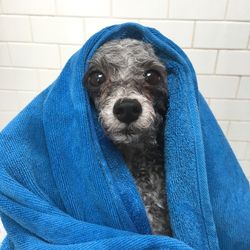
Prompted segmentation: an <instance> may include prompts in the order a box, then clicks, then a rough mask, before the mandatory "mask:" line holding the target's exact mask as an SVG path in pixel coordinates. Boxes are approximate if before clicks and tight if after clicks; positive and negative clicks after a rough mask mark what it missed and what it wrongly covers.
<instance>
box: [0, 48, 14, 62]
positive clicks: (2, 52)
mask: <svg viewBox="0 0 250 250" xmlns="http://www.w3.org/2000/svg"><path fill="white" fill-rule="evenodd" d="M0 65H1V66H2V65H3V66H10V65H11V60H10V54H9V49H8V44H7V43H0Z"/></svg>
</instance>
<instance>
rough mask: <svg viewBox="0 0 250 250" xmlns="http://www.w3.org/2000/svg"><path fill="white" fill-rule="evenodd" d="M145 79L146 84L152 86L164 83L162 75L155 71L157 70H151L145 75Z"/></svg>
mask: <svg viewBox="0 0 250 250" xmlns="http://www.w3.org/2000/svg"><path fill="white" fill-rule="evenodd" d="M144 77H145V80H146V82H148V83H150V84H158V83H160V82H161V81H162V77H161V74H160V73H159V72H158V71H157V70H155V69H150V70H148V71H146V72H145V73H144Z"/></svg>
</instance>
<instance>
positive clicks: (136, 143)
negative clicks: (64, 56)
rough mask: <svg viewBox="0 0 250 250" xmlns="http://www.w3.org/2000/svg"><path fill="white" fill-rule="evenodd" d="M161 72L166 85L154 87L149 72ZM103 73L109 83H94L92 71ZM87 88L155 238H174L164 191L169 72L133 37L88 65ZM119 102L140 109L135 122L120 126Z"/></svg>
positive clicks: (103, 48) (107, 48)
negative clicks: (134, 103) (115, 110)
mask: <svg viewBox="0 0 250 250" xmlns="http://www.w3.org/2000/svg"><path fill="white" fill-rule="evenodd" d="M150 69H153V70H157V72H159V74H160V75H161V77H162V79H163V81H162V82H161V83H160V84H157V85H154V86H152V85H150V84H149V83H147V82H146V81H145V72H146V71H147V70H150ZM96 71H98V72H102V73H103V74H104V75H105V78H106V79H105V82H104V83H102V84H101V85H100V86H93V85H91V83H90V81H89V80H88V79H89V76H90V74H91V73H92V72H96ZM84 84H85V85H86V88H87V90H88V93H89V95H90V98H91V100H92V101H93V103H94V105H95V107H96V110H97V113H98V117H99V120H100V123H101V124H102V126H103V128H104V130H105V132H106V134H107V136H108V137H109V138H110V139H111V140H112V141H113V142H114V143H115V144H116V145H117V147H118V148H119V149H120V151H121V152H122V154H123V156H124V159H125V162H126V164H127V165H128V167H129V169H130V171H131V173H132V175H133V177H134V179H135V182H136V185H137V187H138V191H139V193H140V195H141V197H142V200H143V202H144V205H145V209H146V212H147V216H148V219H149V221H150V224H151V227H152V231H153V233H154V234H163V235H171V228H170V223H169V218H168V209H167V203H166V192H165V173H164V157H163V148H164V145H163V128H164V120H165V119H164V117H165V113H166V106H167V88H166V70H165V67H164V65H163V64H162V63H161V61H160V60H159V58H158V57H157V56H156V55H155V52H154V49H153V47H152V46H151V45H150V44H147V43H144V42H142V41H138V40H134V39H121V40H113V41H110V42H107V43H105V44H104V45H102V46H101V47H100V48H99V49H98V50H97V51H96V53H95V54H94V56H93V58H92V59H91V61H90V62H89V68H88V71H87V72H86V74H85V78H84ZM121 98H132V99H136V100H138V101H139V103H140V104H141V106H142V113H141V115H140V117H139V118H138V119H137V120H136V121H134V122H132V123H131V124H125V123H123V122H120V121H119V120H118V119H117V118H116V117H115V116H114V114H113V107H114V104H115V103H116V101H117V100H119V99H121Z"/></svg>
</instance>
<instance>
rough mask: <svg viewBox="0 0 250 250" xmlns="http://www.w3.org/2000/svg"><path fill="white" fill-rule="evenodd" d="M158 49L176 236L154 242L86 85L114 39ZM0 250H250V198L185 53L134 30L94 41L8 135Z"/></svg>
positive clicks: (0, 166) (2, 145)
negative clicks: (164, 78)
mask: <svg viewBox="0 0 250 250" xmlns="http://www.w3.org/2000/svg"><path fill="white" fill-rule="evenodd" d="M122 38H134V39H138V40H143V41H144V42H148V43H151V44H152V46H153V47H154V49H155V53H156V54H157V56H159V57H160V59H161V61H162V62H163V63H164V64H165V66H166V69H167V72H168V91H169V107H168V113H167V116H166V126H165V131H164V140H165V151H164V155H165V169H166V192H167V194H168V195H167V203H168V206H169V214H170V221H171V227H172V231H173V237H172V238H171V237H167V236H157V235H152V232H151V229H150V225H149V221H148V219H147V216H146V212H145V208H144V205H143V202H142V200H141V198H140V195H139V193H138V191H137V189H136V184H135V182H134V180H133V178H132V175H131V174H130V172H129V170H128V168H127V166H126V164H125V162H124V160H123V158H122V156H121V154H120V152H119V151H118V150H117V149H116V147H115V146H114V145H113V144H112V142H111V141H110V140H109V139H108V138H107V137H106V136H105V134H104V131H103V129H102V127H101V126H100V124H99V123H98V119H97V117H96V114H95V110H94V108H93V106H92V105H91V103H90V102H89V98H88V95H87V92H86V90H85V88H84V86H83V84H82V79H83V75H84V72H86V69H87V65H88V61H89V60H90V59H91V57H92V56H93V54H94V53H95V51H96V49H97V48H98V47H100V46H101V45H102V44H103V43H105V42H107V41H109V40H112V39H122ZM0 213H1V218H2V222H3V224H4V227H5V229H6V231H7V236H6V238H5V240H4V242H3V245H2V248H1V249H41V250H42V249H46V250H50V249H51V250H53V249H60V250H64V249H65V250H71V249H72V250H73V249H74V250H75V249H202V250H204V249H211V250H212V249H213V250H214V249H226V250H229V249H237V250H240V249H245V250H246V249H250V191H249V182H248V181H247V179H246V177H245V176H244V174H243V172H242V170H241V168H240V166H239V163H238V162H237V160H236V158H235V156H234V153H233V152H232V150H231V148H230V146H229V144H228V142H227V140H226V138H225V137H224V135H223V133H222V131H221V129H220V128H219V126H218V124H217V122H216V120H215V118H214V117H213V115H212V113H211V111H210V110H209V108H208V106H207V104H206V102H205V101H204V99H203V98H202V96H201V94H200V93H199V91H198V88H197V81H196V76H195V72H194V69H193V67H192V65H191V63H190V61H189V59H188V58H187V56H186V55H185V54H184V52H183V51H182V50H181V49H180V48H179V47H178V46H177V45H175V44H174V43H173V42H172V41H170V40H169V39H167V38H166V37H164V36H163V35H162V34H160V33H159V32H158V31H157V30H155V29H152V28H147V27H144V26H141V25H139V24H135V23H126V24H121V25H115V26H111V27H107V28H105V29H103V30H101V31H100V32H98V33H96V34H95V35H93V36H92V37H91V38H90V39H89V40H88V41H87V42H86V44H85V45H84V46H83V47H82V48H81V49H80V50H79V51H77V52H76V53H75V54H74V55H73V56H72V57H71V58H70V60H69V61H68V62H67V64H66V65H65V67H64V68H63V70H62V72H61V74H60V75H59V76H58V78H57V79H56V80H55V81H54V82H53V83H52V84H51V85H50V86H49V87H48V88H47V89H46V90H44V91H43V92H42V93H40V94H39V95H38V96H37V97H36V98H35V99H34V100H33V101H32V102H31V103H30V104H29V105H28V106H27V107H26V108H25V109H24V110H23V111H21V112H20V113H19V114H18V115H17V117H16V118H14V119H13V120H12V121H11V122H10V124H9V125H8V126H7V127H6V128H5V129H4V130H3V131H2V132H1V135H0Z"/></svg>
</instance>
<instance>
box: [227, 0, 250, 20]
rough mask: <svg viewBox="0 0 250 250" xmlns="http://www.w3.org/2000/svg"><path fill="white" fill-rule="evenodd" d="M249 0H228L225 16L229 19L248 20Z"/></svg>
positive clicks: (249, 11) (249, 18) (249, 15)
mask: <svg viewBox="0 0 250 250" xmlns="http://www.w3.org/2000/svg"><path fill="white" fill-rule="evenodd" d="M249 13H250V1H249V0H229V3H228V10H227V15H226V18H227V19H230V20H242V21H247V20H248V21H250V14H249Z"/></svg>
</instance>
